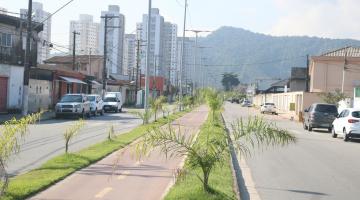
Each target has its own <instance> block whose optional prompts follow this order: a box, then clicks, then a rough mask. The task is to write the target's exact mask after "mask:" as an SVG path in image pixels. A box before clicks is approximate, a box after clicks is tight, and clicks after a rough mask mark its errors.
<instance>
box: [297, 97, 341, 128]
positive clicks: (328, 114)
mask: <svg viewBox="0 0 360 200" xmlns="http://www.w3.org/2000/svg"><path fill="white" fill-rule="evenodd" d="M337 115H338V110H337V107H336V105H334V104H322V103H315V104H312V105H311V106H310V107H309V108H308V109H305V110H304V123H303V126H304V129H305V130H309V131H312V130H313V128H325V129H328V131H329V132H331V130H332V123H333V121H334V120H335V118H336V116H337Z"/></svg>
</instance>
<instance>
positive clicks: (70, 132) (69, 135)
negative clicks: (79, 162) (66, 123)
mask: <svg viewBox="0 0 360 200" xmlns="http://www.w3.org/2000/svg"><path fill="white" fill-rule="evenodd" d="M84 126H85V122H84V120H82V119H80V120H78V121H77V122H75V123H74V124H72V125H71V126H70V127H68V128H67V129H66V130H65V133H64V139H65V153H68V152H69V143H70V141H71V140H72V139H73V138H74V137H75V136H76V135H77V134H78V133H79V131H80V129H81V128H82V127H84Z"/></svg>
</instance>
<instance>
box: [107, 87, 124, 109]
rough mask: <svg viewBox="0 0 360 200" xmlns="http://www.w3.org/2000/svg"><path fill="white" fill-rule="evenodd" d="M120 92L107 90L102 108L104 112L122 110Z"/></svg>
mask: <svg viewBox="0 0 360 200" xmlns="http://www.w3.org/2000/svg"><path fill="white" fill-rule="evenodd" d="M121 99H122V96H121V93H120V92H109V93H107V94H106V95H105V98H104V106H103V109H104V111H105V112H109V111H114V112H116V113H117V112H122V106H123V103H122V101H121Z"/></svg>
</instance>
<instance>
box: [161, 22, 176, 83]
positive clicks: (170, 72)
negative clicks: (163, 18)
mask: <svg viewBox="0 0 360 200" xmlns="http://www.w3.org/2000/svg"><path fill="white" fill-rule="evenodd" d="M177 52H178V49H177V25H176V24H172V23H170V22H165V23H164V58H165V60H164V61H165V63H164V64H165V65H164V67H165V68H164V70H165V77H166V79H167V80H168V81H169V82H168V84H169V85H170V83H171V84H172V85H174V84H175V79H174V77H175V72H176V70H177V64H178V61H177V57H178V55H177ZM171 77H173V78H172V79H171Z"/></svg>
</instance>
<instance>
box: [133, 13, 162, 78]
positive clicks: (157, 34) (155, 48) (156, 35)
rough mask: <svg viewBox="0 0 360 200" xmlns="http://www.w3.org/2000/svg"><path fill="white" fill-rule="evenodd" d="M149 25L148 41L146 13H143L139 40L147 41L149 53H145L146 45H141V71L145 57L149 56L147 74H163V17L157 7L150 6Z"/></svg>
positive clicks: (143, 69)
mask: <svg viewBox="0 0 360 200" xmlns="http://www.w3.org/2000/svg"><path fill="white" fill-rule="evenodd" d="M151 15H152V16H151V25H150V42H149V41H147V40H148V38H147V30H148V29H147V27H148V15H147V14H144V15H143V19H142V23H141V29H140V31H139V32H140V40H142V41H147V42H146V44H148V43H149V45H150V53H149V55H147V45H145V46H142V48H141V52H142V56H141V67H140V69H141V71H142V72H145V69H146V63H147V57H150V58H149V75H155V76H164V75H165V67H164V60H165V58H164V45H163V43H164V39H163V38H164V36H163V35H164V33H163V28H164V17H163V16H161V15H160V11H159V9H158V8H152V10H151Z"/></svg>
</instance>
